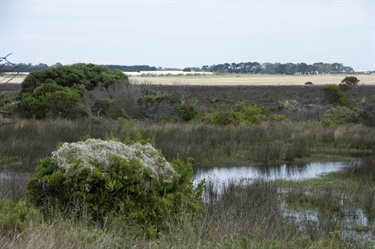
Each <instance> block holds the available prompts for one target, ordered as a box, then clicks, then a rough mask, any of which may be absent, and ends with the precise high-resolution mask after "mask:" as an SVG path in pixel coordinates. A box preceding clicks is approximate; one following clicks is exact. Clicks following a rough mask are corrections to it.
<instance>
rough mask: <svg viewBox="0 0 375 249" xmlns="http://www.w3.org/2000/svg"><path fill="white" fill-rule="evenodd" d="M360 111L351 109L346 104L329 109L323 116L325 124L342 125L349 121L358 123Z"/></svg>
mask: <svg viewBox="0 0 375 249" xmlns="http://www.w3.org/2000/svg"><path fill="white" fill-rule="evenodd" d="M359 117H360V111H359V110H358V109H350V108H347V107H345V106H337V107H336V108H334V109H332V110H330V111H327V112H326V113H325V114H324V115H323V118H322V123H323V124H325V125H342V124H347V123H358V121H359Z"/></svg>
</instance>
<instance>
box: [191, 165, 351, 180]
mask: <svg viewBox="0 0 375 249" xmlns="http://www.w3.org/2000/svg"><path fill="white" fill-rule="evenodd" d="M344 166H345V165H344V163H342V162H329V163H309V164H306V165H303V166H301V165H299V166H297V165H291V166H287V165H285V164H284V165H281V166H276V167H252V166H248V167H245V166H243V167H229V168H226V167H216V168H209V169H196V170H195V171H194V181H195V182H199V181H201V180H203V179H206V181H207V180H214V181H218V182H219V183H220V182H222V183H226V182H228V181H238V180H243V179H264V180H276V179H284V180H304V179H311V178H315V177H318V176H320V175H322V174H327V173H330V172H334V171H338V170H341V169H343V167H344Z"/></svg>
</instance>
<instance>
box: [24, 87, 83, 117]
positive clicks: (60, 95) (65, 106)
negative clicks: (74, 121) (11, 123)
mask: <svg viewBox="0 0 375 249" xmlns="http://www.w3.org/2000/svg"><path fill="white" fill-rule="evenodd" d="M80 101H81V97H80V95H79V93H78V92H77V91H75V90H73V89H71V88H68V87H62V86H59V85H57V84H56V82H54V81H52V80H47V83H46V84H42V85H39V86H38V87H36V88H35V89H34V91H33V92H32V93H24V94H22V96H21V101H20V103H19V107H20V108H21V111H22V113H23V114H24V115H25V116H26V117H28V118H31V117H35V118H45V117H47V116H50V117H62V118H73V117H74V116H75V114H76V112H77V107H78V104H79V103H80Z"/></svg>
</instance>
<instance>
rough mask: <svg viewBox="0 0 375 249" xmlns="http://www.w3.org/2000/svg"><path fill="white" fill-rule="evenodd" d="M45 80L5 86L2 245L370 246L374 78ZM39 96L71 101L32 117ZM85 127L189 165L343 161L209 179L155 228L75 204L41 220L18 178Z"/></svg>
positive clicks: (374, 230) (374, 210) (374, 202)
mask: <svg viewBox="0 0 375 249" xmlns="http://www.w3.org/2000/svg"><path fill="white" fill-rule="evenodd" d="M78 75H79V74H78ZM114 77H116V76H114ZM343 78H344V77H343ZM116 79H117V78H116ZM54 81H55V82H50V81H49V82H45V83H37V84H36V86H35V88H33V87H32V84H29V85H27V86H28V87H29V88H28V90H27V93H25V90H24V91H21V86H20V85H11V84H8V85H7V86H4V87H3V88H2V89H4V90H2V93H1V101H2V102H1V103H2V106H1V109H2V110H7V112H4V113H3V114H4V117H3V118H2V124H3V125H2V126H0V141H1V143H0V152H1V155H0V162H1V163H0V171H1V172H0V236H1V237H0V245H1V246H2V247H3V248H26V247H32V248H51V247H58V248H66V247H70V248H133V247H137V248H374V246H375V243H374V234H375V226H374V219H375V198H374V196H375V180H374V179H375V157H374V154H375V127H374V125H375V122H374V120H375V119H374V117H375V113H373V108H374V103H375V87H374V86H372V85H370V86H368V85H355V86H353V87H350V89H349V88H345V87H340V86H329V87H326V88H327V89H326V90H323V88H324V86H314V85H312V86H310V85H309V86H293V87H292V86H268V87H266V86H246V87H245V86H241V87H240V86H232V87H230V86H226V87H218V86H215V87H214V86H211V87H209V86H186V85H174V86H164V85H131V84H128V82H126V84H122V85H121V84H120V85H119V84H117V83H118V82H117V83H116V84H113V85H111V84H109V85H106V86H96V87H95V86H93V87H92V88H90V89H85V88H83V87H80V86H77V85H75V86H74V87H72V89H71V88H70V87H69V89H70V90H68V88H66V87H67V86H63V87H61V86H59V84H58V80H54ZM29 82H30V81H29ZM83 82H85V81H83ZM344 83H345V82H344ZM30 86H31V87H30ZM38 87H39V88H38ZM65 88H66V89H65ZM75 91H76V92H75ZM20 92H22V93H21V94H20V95H19V93H20ZM43 92H44V93H43ZM42 93H43V94H45V96H47V97H51V96H55V97H56V96H60V95H61V96H68V98H60V99H59V100H60V101H59V102H56V101H53V100H54V99H55V98H47V97H46V98H41V100H43V101H44V102H43V101H42V102H41V103H39V104H42V105H43V107H44V109H43V111H44V112H43V113H38V115H33V113H32V112H33V110H37V109H38V110H40V109H39V108H37V109H33V108H35V106H34V105H32V103H34V102H33V100H32V99H33V98H34V99H38V98H40V97H41V96H42V95H41V94H42ZM75 93H77V94H78V95H76V94H75ZM25 94H26V95H25ZM22 95H24V96H23V97H22ZM61 96H60V97H61ZM24 97H27V98H28V99H26V100H25V99H23V98H24ZM69 99H70V100H75V101H67V102H65V101H64V100H69ZM18 103H23V104H21V105H18ZM28 105H29V106H28ZM67 106H70V107H71V108H72V109H71V110H70V111H69V112H62V111H61V108H63V109H64V108H65V107H67ZM25 107H26V108H25ZM8 111H9V112H12V113H11V114H5V113H8ZM28 117H29V118H28ZM86 135H89V136H90V137H92V138H97V139H99V138H100V139H105V138H106V137H115V138H117V139H118V140H120V141H125V140H127V139H139V138H140V137H142V138H145V139H151V140H152V141H153V143H154V145H155V147H156V148H158V149H159V150H160V152H161V153H162V154H163V155H164V156H165V158H166V159H167V160H168V161H172V160H173V158H175V157H176V156H177V157H178V158H179V160H181V161H183V162H184V164H186V165H187V164H191V165H192V166H193V169H198V168H206V169H210V168H212V167H218V166H226V167H228V166H246V165H248V166H254V167H258V168H259V169H262V168H263V169H264V168H267V167H271V166H274V165H281V164H288V165H296V164H304V163H311V162H345V165H346V168H345V169H343V170H341V171H338V172H334V173H330V174H328V175H325V176H322V177H319V178H313V179H305V180H302V181H289V180H282V179H278V180H273V181H267V180H265V179H255V180H254V179H252V180H251V181H249V180H246V179H243V180H242V181H239V182H234V181H232V182H231V181H229V182H227V183H226V184H224V185H223V184H221V183H218V182H216V181H215V180H207V181H206V183H205V189H204V192H203V196H202V205H203V207H204V208H203V209H202V210H201V211H200V215H198V216H195V215H194V216H191V215H188V214H189V213H186V215H181V212H180V213H179V214H180V216H179V218H178V219H177V220H176V219H171V220H167V221H165V223H163V229H157V230H154V231H157V232H156V233H152V234H150V233H139V230H134V229H133V226H131V224H129V223H128V222H127V221H125V222H124V220H121V219H114V218H113V217H104V218H103V217H102V218H101V219H100V222H99V223H98V222H93V221H92V220H91V219H89V218H88V217H86V216H85V215H77V212H75V211H76V210H75V209H71V210H68V211H69V212H66V211H67V210H65V212H62V211H61V210H60V211H57V212H54V213H53V214H52V215H48V217H46V216H45V215H43V212H41V210H40V208H38V207H37V206H35V205H33V204H32V202H29V201H27V196H26V193H27V185H28V184H27V182H28V181H29V180H30V179H31V177H32V176H33V175H34V173H35V170H36V166H37V165H38V164H40V159H42V158H45V157H50V156H51V152H52V151H54V150H55V149H56V148H57V147H58V146H59V144H60V145H61V143H62V142H69V143H72V142H76V141H79V140H80V139H81V138H82V137H83V136H86ZM181 165H182V164H181ZM44 180H47V178H45V179H44ZM51 181H53V180H52V179H51ZM51 184H52V183H51ZM218 184H219V185H220V186H218ZM164 204H165V203H164ZM164 204H163V205H164ZM146 220H147V219H146Z"/></svg>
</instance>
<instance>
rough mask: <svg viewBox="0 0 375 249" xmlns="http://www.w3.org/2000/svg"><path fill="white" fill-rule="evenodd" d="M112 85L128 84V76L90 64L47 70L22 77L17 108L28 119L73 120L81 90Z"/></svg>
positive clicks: (76, 112) (82, 91) (81, 93)
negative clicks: (52, 118) (57, 118)
mask: <svg viewBox="0 0 375 249" xmlns="http://www.w3.org/2000/svg"><path fill="white" fill-rule="evenodd" d="M113 84H126V85H128V84H129V81H128V77H127V76H126V75H125V74H124V73H122V72H121V71H119V70H115V71H111V70H110V69H108V68H107V67H105V66H98V65H94V64H82V63H80V64H73V65H70V66H57V67H55V68H47V69H45V70H42V71H38V72H32V73H30V74H29V75H28V76H27V77H26V78H25V80H24V81H23V83H22V91H21V93H20V97H19V98H20V104H19V107H20V109H21V111H22V113H23V114H24V115H25V116H26V117H29V118H31V117H35V118H45V117H47V116H49V117H63V118H74V117H76V116H77V114H78V106H79V104H80V103H81V96H82V95H83V93H84V92H85V91H87V90H92V89H94V88H95V87H108V86H110V85H113Z"/></svg>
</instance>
